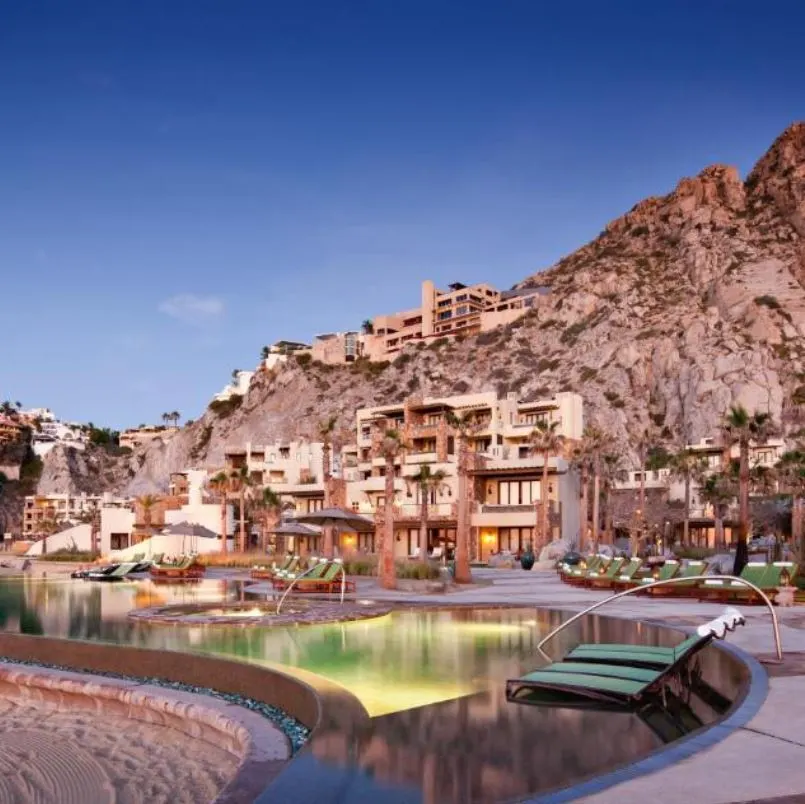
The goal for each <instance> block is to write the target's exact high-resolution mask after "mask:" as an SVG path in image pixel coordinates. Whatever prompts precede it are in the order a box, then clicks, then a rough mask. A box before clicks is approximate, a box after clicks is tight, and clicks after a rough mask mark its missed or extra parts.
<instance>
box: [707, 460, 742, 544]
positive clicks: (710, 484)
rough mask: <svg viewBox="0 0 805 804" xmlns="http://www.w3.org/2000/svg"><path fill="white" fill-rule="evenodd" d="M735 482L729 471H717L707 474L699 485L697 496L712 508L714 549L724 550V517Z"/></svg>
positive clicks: (733, 496)
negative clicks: (714, 531) (714, 537)
mask: <svg viewBox="0 0 805 804" xmlns="http://www.w3.org/2000/svg"><path fill="white" fill-rule="evenodd" d="M735 492H736V488H735V483H734V482H733V480H732V478H731V477H730V475H729V473H723V472H717V473H714V474H711V475H708V476H707V477H706V478H705V479H704V482H703V483H702V484H701V486H700V487H699V498H700V499H702V500H703V501H704V502H705V503H707V504H709V505H710V506H712V508H713V521H714V522H715V529H716V550H725V549H726V547H727V540H726V538H725V536H724V518H725V517H726V516H727V510H728V509H729V505H730V503H731V502H732V501H733V500H734V499H735Z"/></svg>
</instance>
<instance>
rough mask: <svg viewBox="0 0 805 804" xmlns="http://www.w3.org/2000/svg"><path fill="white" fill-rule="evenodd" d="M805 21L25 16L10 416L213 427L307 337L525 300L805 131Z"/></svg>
mask: <svg viewBox="0 0 805 804" xmlns="http://www.w3.org/2000/svg"><path fill="white" fill-rule="evenodd" d="M803 42H805V4H803V3H801V2H793V1H792V2H774V0H771V1H770V2H754V1H753V2H745V1H744V2H742V1H740V0H695V2H693V1H690V2H687V1H686V0H676V1H671V0H666V1H665V2H660V1H659V0H658V2H646V0H640V2H627V1H626V0H624V1H623V2H618V0H613V1H612V2H603V1H601V2H592V1H590V2H561V3H559V2H541V1H540V0H523V1H522V2H514V1H513V0H512V1H510V2H508V1H507V0H487V2H473V1H472V0H452V2H446V1H443V0H423V2H419V1H418V0H373V1H371V2H370V1H369V0H367V1H366V2H348V0H319V2H314V1H313V0H298V1H297V2H292V1H291V0H286V2H269V0H261V1H260V0H253V1H252V2H246V1H245V0H242V1H241V0H228V1H227V2H224V0H219V1H218V2H210V1H207V0H188V1H187V2H179V0H136V2H135V1H134V0H132V2H116V1H115V0H97V2H84V1H83V0H70V1H69V2H63V0H59V2H56V0H53V2H39V1H38V0H24V2H12V0H7V2H4V3H1V4H0V280H1V283H0V322H2V332H3V347H2V350H1V351H0V398H2V399H5V398H11V399H12V401H14V400H17V399H19V400H20V401H22V402H23V403H24V404H25V405H27V406H49V407H52V408H53V409H54V410H55V411H56V413H57V414H60V415H61V416H63V417H65V418H70V419H79V420H84V421H86V420H92V421H94V422H96V423H103V424H108V425H112V426H115V427H125V426H131V425H136V424H138V423H140V422H146V421H158V420H159V416H160V414H161V413H162V412H163V411H165V410H173V409H178V410H180V411H182V413H183V414H184V415H185V416H189V417H196V416H198V415H199V414H200V413H201V411H202V410H203V408H204V406H205V405H206V403H207V402H208V401H209V398H210V397H211V395H212V394H213V393H214V392H216V391H218V390H220V388H221V387H223V385H224V384H225V383H226V382H227V380H228V377H229V374H230V372H231V370H232V369H233V368H236V367H240V368H246V367H249V368H251V367H253V366H254V365H255V364H256V362H257V359H258V355H259V351H260V348H261V347H262V346H263V345H264V344H269V343H271V342H272V341H274V340H277V339H279V338H290V339H297V340H308V339H310V338H311V337H312V336H313V335H314V334H315V333H317V332H326V331H330V330H338V329H350V328H357V327H358V326H359V325H360V322H361V321H362V320H363V319H364V318H367V317H369V316H371V315H373V314H376V313H382V312H391V311H394V310H399V309H404V308H406V307H408V306H411V305H413V304H415V303H416V302H417V300H418V293H419V283H420V281H421V280H422V279H423V278H431V279H434V280H435V281H436V282H437V284H441V285H444V284H447V283H449V282H452V281H463V282H467V283H468V282H475V281H481V280H488V281H491V282H493V283H494V284H496V285H498V286H501V287H509V286H510V285H512V284H513V283H514V282H516V281H518V280H520V279H522V278H524V277H525V276H527V275H528V274H530V273H533V272H534V271H537V270H540V269H542V268H545V267H548V266H550V265H551V264H552V263H553V262H555V261H556V260H557V259H558V258H560V257H561V256H562V255H563V254H566V253H567V252H569V251H572V250H574V249H575V248H577V247H578V246H580V245H582V244H583V243H584V242H586V241H587V240H589V239H590V238H592V237H594V236H595V235H596V234H597V233H598V232H599V231H600V230H601V229H602V228H603V226H604V225H605V224H606V223H607V221H608V220H610V219H611V218H613V217H615V216H617V215H619V214H621V213H622V212H624V211H626V210H627V209H629V208H630V207H631V206H632V205H633V204H634V203H635V202H637V201H638V200H640V199H641V198H643V197H644V196H647V195H654V194H661V193H665V192H668V191H669V190H671V189H672V188H673V186H674V185H675V184H676V182H677V180H678V179H679V178H680V177H681V176H684V175H690V174H693V173H696V172H698V171H699V170H700V169H701V168H703V167H704V166H705V165H707V164H709V163H712V162H716V161H718V162H728V163H731V164H735V165H737V166H738V167H739V168H740V170H741V171H742V172H744V173H745V172H746V171H747V170H748V169H749V168H750V167H751V165H752V163H753V162H754V160H755V159H756V158H757V157H759V156H760V154H761V153H762V151H763V150H765V148H766V147H767V146H768V145H769V144H770V143H771V141H772V140H773V139H774V137H775V136H776V135H777V134H778V133H779V132H780V131H782V129H783V128H784V127H785V126H787V125H788V124H789V123H791V122H793V121H794V120H797V119H802V118H805V89H803V86H805V85H804V84H803V78H804V77H805V46H804V45H803Z"/></svg>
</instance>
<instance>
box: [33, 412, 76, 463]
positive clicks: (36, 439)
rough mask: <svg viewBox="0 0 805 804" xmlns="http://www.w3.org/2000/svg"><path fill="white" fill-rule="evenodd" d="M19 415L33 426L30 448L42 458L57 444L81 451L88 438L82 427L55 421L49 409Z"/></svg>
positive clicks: (74, 423)
mask: <svg viewBox="0 0 805 804" xmlns="http://www.w3.org/2000/svg"><path fill="white" fill-rule="evenodd" d="M20 415H21V416H22V417H23V418H24V419H27V420H28V421H29V422H31V423H32V425H34V427H33V435H32V436H31V446H32V448H33V451H34V454H35V455H37V456H38V457H40V458H44V457H45V455H47V454H48V453H49V452H50V451H51V450H52V449H53V448H54V447H55V446H56V445H57V444H62V445H64V446H66V447H72V448H73V449H80V450H83V449H84V448H85V447H86V445H87V443H88V442H89V436H88V435H87V432H86V429H85V428H84V426H83V425H81V424H79V423H77V422H64V421H61V420H60V419H57V418H56V416H55V414H54V413H53V411H52V410H50V408H31V409H30V410H25V411H21V413H20Z"/></svg>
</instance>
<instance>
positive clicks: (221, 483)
mask: <svg viewBox="0 0 805 804" xmlns="http://www.w3.org/2000/svg"><path fill="white" fill-rule="evenodd" d="M210 488H211V489H212V490H213V491H214V492H215V493H216V494H217V495H218V497H219V498H220V501H221V552H222V553H226V551H227V533H226V526H227V521H226V520H227V516H226V497H227V494H228V493H229V488H230V486H229V476H228V475H227V473H226V472H218V474H217V475H215V476H214V477H212V478H210Z"/></svg>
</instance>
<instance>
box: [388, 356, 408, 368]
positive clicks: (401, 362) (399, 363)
mask: <svg viewBox="0 0 805 804" xmlns="http://www.w3.org/2000/svg"><path fill="white" fill-rule="evenodd" d="M410 362H411V355H410V354H409V353H408V352H401V353H400V354H398V355H397V357H395V358H394V362H393V363H392V364H391V365H392V366H394V368H396V369H401V368H402V367H403V366H405V365H406V364H407V363H410Z"/></svg>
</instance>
